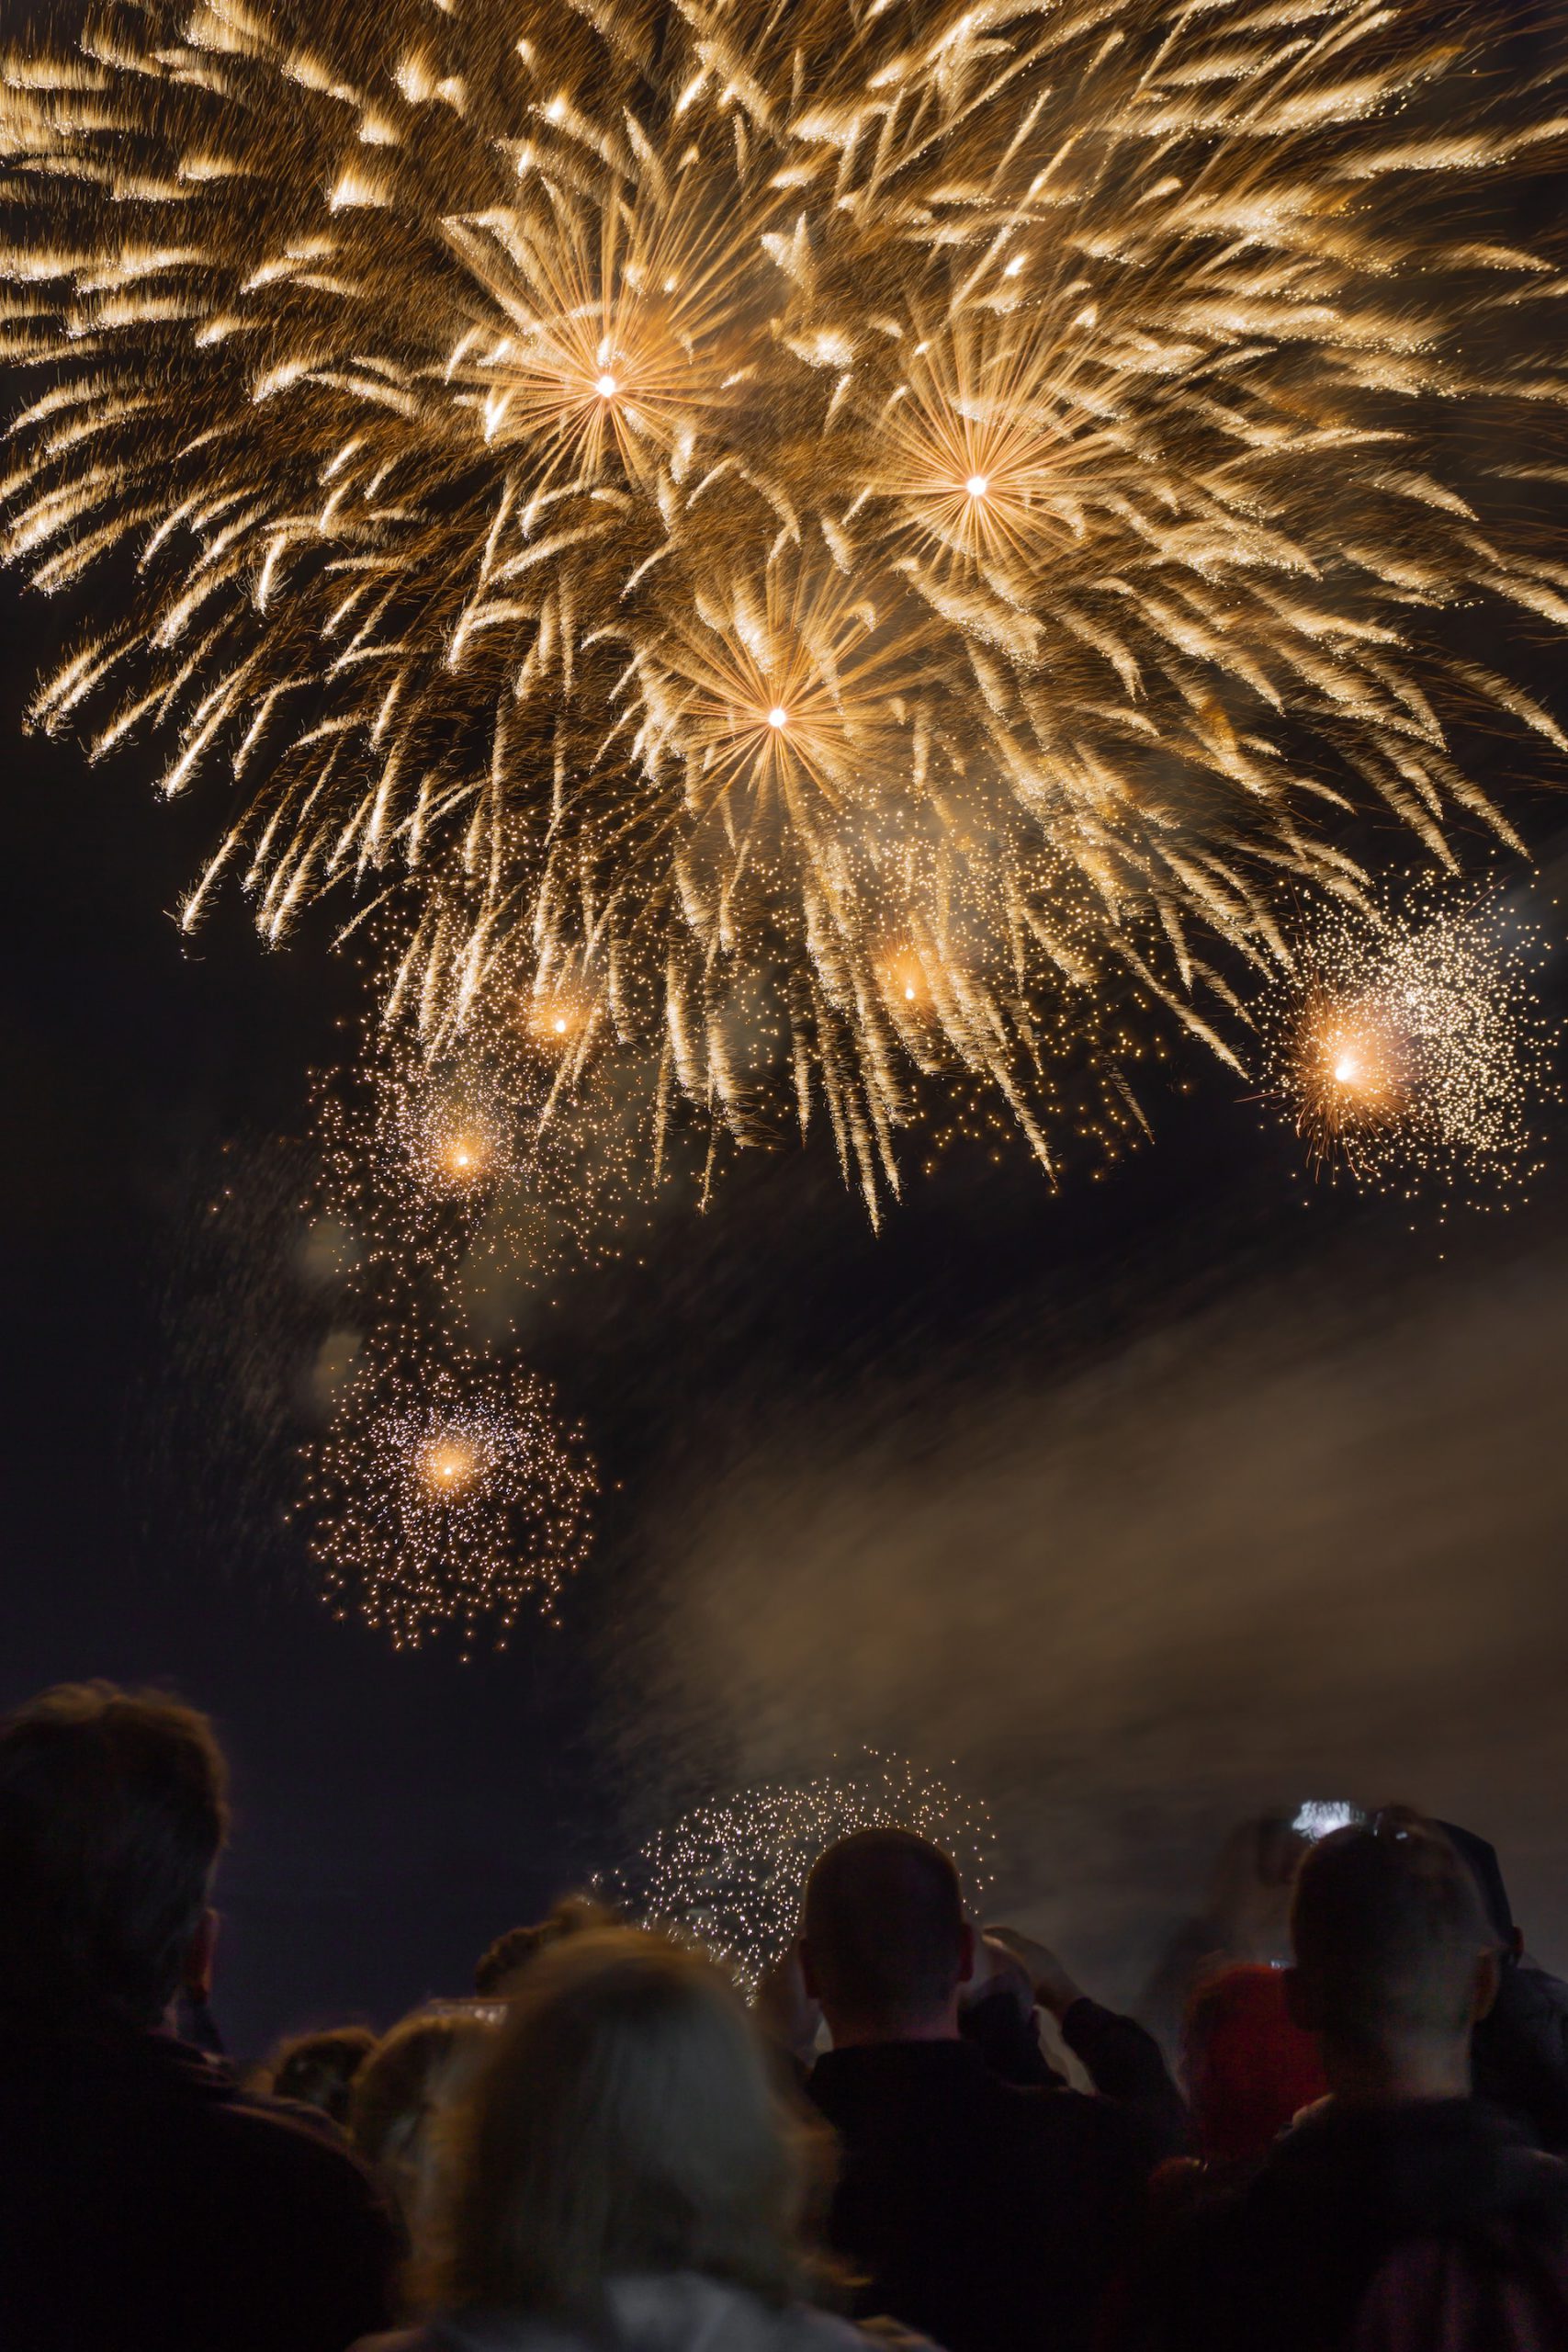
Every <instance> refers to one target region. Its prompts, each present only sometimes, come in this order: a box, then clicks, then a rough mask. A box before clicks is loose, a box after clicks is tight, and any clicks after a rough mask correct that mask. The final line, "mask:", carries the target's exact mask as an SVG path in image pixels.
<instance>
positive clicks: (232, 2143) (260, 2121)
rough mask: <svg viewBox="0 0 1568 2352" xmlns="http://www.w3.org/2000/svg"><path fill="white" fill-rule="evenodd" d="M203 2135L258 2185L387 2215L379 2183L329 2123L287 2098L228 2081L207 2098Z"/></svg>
mask: <svg viewBox="0 0 1568 2352" xmlns="http://www.w3.org/2000/svg"><path fill="white" fill-rule="evenodd" d="M207 2136H208V2137H209V2140H210V2143H211V2146H212V2148H213V2151H214V2153H215V2154H216V2152H217V2151H218V2150H219V2149H221V2150H222V2152H223V2154H224V2157H225V2158H226V2159H227V2161H228V2162H229V2163H230V2164H231V2165H233V2166H234V2168H236V2169H243V2171H245V2172H247V2173H248V2174H251V2175H253V2176H254V2177H255V2178H256V2180H257V2182H258V2185H262V2184H265V2186H266V2187H268V2188H271V2189H273V2190H274V2191H275V2192H276V2193H278V2194H288V2193H289V2192H291V2191H292V2192H294V2193H297V2194H298V2195H299V2196H301V2197H304V2198H308V2199H310V2202H311V2203H312V2204H319V2203H323V2202H325V2203H332V2204H335V2205H338V2206H340V2207H342V2208H344V2209H347V2210H352V2211H362V2212H365V2213H368V2214H374V2215H375V2216H376V2217H377V2218H378V2220H389V2217H388V2214H387V2208H386V2200H385V2199H384V2197H383V2195H382V2193H381V2191H380V2189H379V2188H378V2187H377V2186H376V2183H375V2181H374V2180H373V2179H372V2177H371V2176H370V2174H369V2173H368V2172H367V2170H366V2167H365V2166H364V2165H362V2164H361V2163H360V2161H359V2158H358V2157H357V2156H356V2155H355V2154H354V2152H353V2150H352V2149H351V2148H350V2147H349V2146H348V2144H347V2143H346V2142H345V2141H344V2139H343V2137H342V2135H341V2134H340V2133H339V2132H338V2131H337V2130H336V2129H335V2127H333V2125H331V2124H329V2123H327V2122H325V2121H324V2120H322V2119H321V2118H319V2117H317V2116H316V2115H314V2114H313V2113H312V2112H311V2110H310V2109H304V2108H300V2107H299V2106H298V2105H296V2103H295V2102H294V2101H293V2100H291V2099H275V2098H269V2097H268V2096H267V2095H266V2094H265V2092H263V2091H250V2090H242V2089H241V2088H240V2087H239V2086H238V2085H235V2084H231V2085H229V2086H225V2088H224V2089H223V2090H222V2091H221V2092H220V2093H219V2094H217V2095H216V2096H214V2097H213V2098H211V2100H210V2102H209V2132H208V2135H207Z"/></svg>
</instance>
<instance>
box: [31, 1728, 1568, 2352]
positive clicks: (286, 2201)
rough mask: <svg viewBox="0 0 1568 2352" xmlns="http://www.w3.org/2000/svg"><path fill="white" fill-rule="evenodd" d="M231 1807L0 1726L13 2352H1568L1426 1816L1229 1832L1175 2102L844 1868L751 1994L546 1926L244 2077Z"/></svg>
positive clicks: (586, 1911)
mask: <svg viewBox="0 0 1568 2352" xmlns="http://www.w3.org/2000/svg"><path fill="white" fill-rule="evenodd" d="M225 1780H226V1775H225V1769H224V1762H223V1758H222V1754H221V1751H220V1747H219V1745H218V1743H217V1741H216V1739H215V1737H214V1736H213V1733H212V1729H211V1726H210V1725H209V1724H208V1722H207V1721H206V1720H205V1718H204V1717H202V1716H201V1715H200V1714H198V1713H196V1712H195V1711H194V1710H192V1709H190V1708H188V1707H186V1706H184V1705H182V1704H180V1703H179V1702H176V1701H175V1700H173V1699H170V1698H167V1697H164V1696H162V1695H159V1694H154V1693H145V1692H142V1693H133V1692H127V1691H120V1690H118V1689H115V1688H113V1687H112V1686H110V1685H108V1684H104V1683H95V1684H90V1685H87V1684H85V1685H77V1686H70V1687H64V1688H61V1689H57V1690H54V1691H47V1692H44V1693H43V1694H42V1695H41V1696H39V1698H37V1699H35V1700H33V1701H32V1702H29V1703H28V1704H27V1705H25V1706H23V1707H20V1708H18V1709H17V1711H16V1712H15V1713H12V1714H11V1715H10V1716H9V1717H7V1718H6V1719H5V1721H4V1722H3V1723H0V2345H3V2346H5V2347H6V2352H143V2348H144V2347H145V2352H154V2347H156V2352H349V2347H351V2346H358V2347H360V2352H833V2347H834V2346H838V2347H839V2352H854V2347H855V2346H857V2344H858V2345H859V2346H861V2347H862V2352H868V2347H869V2346H871V2345H874V2344H877V2343H880V2344H882V2345H885V2346H886V2345H887V2344H889V2343H898V2342H902V2343H905V2344H914V2345H920V2344H924V2345H928V2346H930V2345H934V2346H938V2347H945V2352H1568V2163H1565V2161H1564V2156H1565V2153H1568V1987H1565V1986H1564V1985H1562V1984H1560V1983H1559V1982H1558V1981H1557V1980H1556V1979H1555V1978H1553V1977H1551V1976H1550V1975H1549V1974H1547V1973H1545V1972H1544V1971H1543V1970H1541V1969H1540V1968H1539V1967H1536V1966H1535V1965H1533V1964H1532V1963H1531V1962H1530V1961H1529V1958H1528V1957H1527V1955H1526V1951H1525V1946H1524V1939H1523V1937H1522V1935H1521V1933H1520V1931H1519V1929H1518V1928H1517V1926H1516V1924H1515V1921H1514V1918H1513V1914H1512V1910H1511V1907H1510V1905H1509V1902H1508V1897H1507V1893H1506V1886H1505V1883H1504V1878H1503V1874H1502V1871H1501V1869H1500V1867H1499V1864H1498V1860H1497V1856H1496V1854H1495V1850H1494V1849H1493V1848H1492V1847H1491V1846H1490V1845H1489V1844H1488V1843H1486V1842H1485V1841H1484V1840H1483V1839H1482V1838H1478V1837H1476V1836H1475V1835H1474V1834H1473V1833H1472V1832H1469V1831H1467V1830H1464V1829H1461V1828H1460V1827H1458V1826H1455V1825H1453V1824H1444V1823H1440V1822H1437V1821H1434V1820H1431V1819H1428V1818H1427V1817H1425V1816H1424V1815H1421V1814H1419V1813H1417V1812H1415V1811H1413V1810H1410V1809H1408V1808H1405V1807H1389V1808H1387V1809H1385V1810H1384V1811H1383V1812H1382V1813H1380V1814H1377V1815H1373V1816H1371V1817H1370V1818H1359V1817H1358V1818H1355V1819H1351V1820H1348V1821H1346V1822H1345V1823H1344V1824H1343V1825H1342V1826H1332V1827H1329V1826H1323V1827H1322V1828H1321V1833H1320V1834H1311V1833H1310V1832H1309V1829H1308V1828H1304V1827H1302V1826H1292V1824H1291V1823H1290V1822H1289V1821H1288V1820H1285V1819H1282V1818H1274V1817H1270V1818H1269V1819H1267V1820H1265V1821H1261V1822H1258V1823H1254V1824H1251V1825H1248V1826H1247V1828H1246V1829H1245V1830H1244V1831H1241V1832H1238V1835H1237V1838H1236V1840H1234V1841H1233V1849H1231V1850H1230V1851H1229V1853H1228V1857H1227V1861H1226V1864H1225V1869H1224V1872H1223V1873H1222V1877H1223V1878H1224V1882H1225V1884H1226V1885H1227V1886H1228V1887H1229V1890H1230V1891H1229V1894H1225V1895H1224V1899H1220V1898H1219V1897H1216V1898H1215V1899H1213V1900H1212V1901H1211V1903H1210V1906H1209V1909H1208V1911H1207V1912H1206V1913H1204V1914H1203V1915H1202V1916H1201V1918H1200V1919H1198V1920H1197V1921H1195V1922H1194V1924H1193V1928H1191V1930H1190V1931H1189V1932H1188V1933H1187V1934H1186V1935H1185V1937H1184V1938H1182V1939H1178V1941H1177V1943H1176V1944H1175V1945H1173V1947H1172V1950H1171V1951H1170V1953H1168V1956H1167V1960H1166V1962H1165V1963H1164V1965H1163V1966H1162V1968H1161V1970H1160V1971H1159V1972H1158V1973H1157V1974H1156V1980H1155V1982H1154V1984H1153V1985H1151V1988H1150V1995H1149V2014H1150V2017H1151V2018H1152V2019H1154V2021H1155V2022H1156V2023H1158V2022H1159V2020H1160V2017H1161V2015H1162V2013H1164V2014H1168V2015H1169V2016H1170V2017H1171V2018H1172V2019H1175V2018H1179V2058H1178V2060H1177V2062H1176V2065H1175V2068H1174V2071H1173V2068H1172V2066H1171V2065H1170V2064H1168V2061H1167V2056H1166V2054H1165V2050H1164V2048H1163V2047H1162V2043H1161V2041H1160V2040H1159V2039H1156V2034H1155V2033H1154V2032H1152V2031H1151V2030H1148V2027H1147V2026H1146V2025H1145V2024H1144V2023H1140V2022H1139V2021H1137V2020H1135V2019H1134V2018H1130V2017H1125V2016H1122V2015H1119V2014H1118V2013H1117V2012H1115V2011H1114V2010H1112V2009H1111V2008H1108V2007H1104V2006H1102V2005H1101V2004H1100V2002H1098V2001H1097V2000H1095V1999H1094V1997H1093V1996H1092V1994H1091V1993H1089V1992H1088V1991H1086V1990H1085V1988H1084V1987H1083V1986H1082V1985H1079V1984H1078V1983H1077V1982H1076V1981H1075V1980H1074V1978H1073V1976H1072V1974H1071V1973H1069V1971H1068V1970H1067V1969H1066V1967H1065V1966H1064V1964H1063V1962H1062V1961H1061V1960H1059V1959H1058V1958H1057V1956H1056V1955H1055V1953H1053V1952H1051V1951H1047V1950H1045V1949H1044V1947H1043V1946H1042V1945H1040V1944H1039V1943H1037V1942H1034V1941H1032V1939H1030V1938H1029V1937H1027V1936H1025V1935H1023V1934H1021V1933H1020V1932H1018V1931H1017V1930H1016V1929H1015V1928H1010V1927H1007V1926H1000V1925H998V1926H993V1927H987V1928H984V1929H982V1928H979V1927H978V1926H977V1925H976V1923H975V1922H973V1921H972V1920H971V1919H969V1918H968V1917H966V1916H965V1913H964V1905H963V1901H962V1898H961V1892H960V1887H959V1882H958V1878H957V1875H956V1873H955V1871H954V1869H953V1864H952V1862H951V1861H950V1860H948V1858H947V1857H946V1856H945V1855H943V1854H942V1853H941V1852H939V1851H938V1850H937V1849H936V1848H935V1847H934V1846H932V1845H931V1844H929V1843H927V1842H926V1841H925V1840H923V1839H921V1838H918V1837H916V1836H914V1835H913V1834H911V1833H909V1832H908V1831H904V1830H898V1829H868V1830H862V1831H859V1832H857V1833H855V1834H854V1835H853V1836H852V1837H848V1838H843V1839H841V1840H840V1842H839V1843H838V1844H836V1845H834V1846H832V1847H830V1848H829V1849H828V1851H827V1852H825V1853H824V1854H822V1855H821V1856H820V1858H819V1859H818V1861H817V1863H816V1865H815V1867H814V1868H813V1870H812V1871H811V1874H810V1877H809V1879H808V1882H807V1888H806V1894H805V1899H804V1904H803V1906H802V1916H801V1920H800V1932H799V1938H798V1940H797V1942H796V1943H795V1946H794V1947H793V1948H792V1950H791V1951H789V1952H788V1953H787V1954H786V1956H785V1957H784V1960H783V1961H781V1962H780V1963H779V1964H778V1965H777V1966H776V1967H775V1968H774V1969H773V1971H772V1972H771V1973H770V1974H769V1975H768V1976H767V1977H766V1978H765V1979H764V1980H763V1982H762V1984H761V1986H760V1987H759V1988H758V1990H757V1992H756V1995H755V1996H754V1998H753V1999H752V2000H751V2001H750V2003H748V2002H747V2001H746V2000H744V1999H743V1998H742V1996H741V1994H740V1992H739V1990H738V1988H737V1986H736V1985H735V1984H734V1982H733V1981H732V1980H731V1978H730V1977H729V1976H728V1973H726V1972H725V1971H724V1970H723V1969H722V1968H721V1967H719V1966H718V1965H717V1964H716V1963H715V1962H713V1961H712V1960H710V1959H709V1958H707V1957H705V1956H704V1955H703V1954H701V1953H700V1952H698V1951H695V1950H694V1949H689V1948H686V1947H685V1946H683V1945H682V1944H680V1943H678V1942H676V1941H673V1940H671V1939H669V1938H667V1937H665V1936H662V1935H659V1934H654V1933H651V1932H649V1931H647V1930H645V1929H642V1928H635V1927H631V1926H628V1925H626V1924H625V1923H624V1922H622V1921H620V1920H618V1919H616V1918H615V1917H614V1916H613V1915H612V1914H611V1913H609V1912H608V1911H606V1910H605V1909H604V1907H603V1906H602V1905H599V1904H597V1903H595V1902H593V1901H592V1900H590V1899H588V1898H575V1899H573V1900H570V1901H569V1902H567V1903H564V1904H562V1905H560V1906H559V1907H558V1909H557V1911H556V1912H554V1913H553V1914H552V1915H551V1917H549V1918H548V1919H547V1920H545V1921H543V1922H541V1923H538V1924H537V1925H532V1926H527V1927H522V1928H512V1929H510V1930H508V1931H507V1932H505V1933H504V1934H502V1935H501V1936H500V1937H498V1939H497V1940H496V1942H495V1943H494V1944H493V1945H492V1946H491V1949H490V1950H489V1951H487V1952H485V1953H484V1955H483V1956H482V1958H481V1959H480V1960H479V1964H478V1967H477V1969H476V1972H475V1990H474V1993H473V1995H472V1996H465V1997H460V1998H453V1999H450V2000H446V2001H441V2002H437V2003H433V2004H430V2005H428V2006H426V2007H422V2008H420V2009H418V2010H416V2011H415V2012H414V2013H413V2014H412V2015H411V2016H409V2017H407V2018H403V2019H401V2020H400V2022H399V2023H398V2024H396V2025H394V2026H393V2027H392V2029H391V2030H390V2031H389V2032H388V2033H387V2034H385V2035H384V2036H381V2037H380V2038H378V2037H376V2036H375V2035H373V2034H372V2033H371V2032H370V2031H369V2030H367V2029H366V2028H364V2027H362V2026H357V2025H345V2026H344V2027H342V2028H339V2029H336V2030H331V2031H321V2032H313V2033H309V2034H305V2035H301V2036H299V2037H298V2038H296V2039H295V2040H293V2041H288V2042H286V2043H285V2044H283V2045H282V2046H281V2047H280V2048H279V2049H278V2050H277V2051H276V2052H274V2054H273V2056H272V2058H271V2059H270V2060H269V2061H268V2063H267V2064H266V2065H265V2066H264V2067H263V2068H261V2069H259V2070H258V2072H257V2073H256V2074H255V2075H254V2076H253V2077H251V2078H250V2079H248V2080H241V2079H240V2078H239V2076H238V2075H236V2074H235V2073H234V2071H233V2070H232V2069H231V2067H230V2066H229V2064H227V2063H226V2061H225V2060H224V2059H223V2058H222V2057H221V2055H220V2053H219V2052H217V2050H216V2049H215V2047H214V2046H213V2045H214V2041H215V2036H214V2035H213V2033H212V2031H211V2028H210V2014H209V1996H210V1992H211V1979H212V1972H213V1960H214V1915H213V1912H212V1910H211V1908H210V1903H211V1895H212V1888H213V1879H214V1873H215V1871H216V1869H217V1866H218V1863H219V1860H220V1853H221V1850H222V1848H223V1846H224V1843H225V1840H226V1838H227V1834H228V1815H227V1804H226V1797H225ZM1246 1856H1250V1860H1249V1861H1247V1863H1246V1866H1245V1867H1242V1866H1240V1865H1239V1864H1238V1860H1237V1858H1238V1857H1246ZM1238 1889H1239V1890H1240V1892H1239V1894H1238V1893H1237V1890H1238ZM1273 1945H1278V1946H1279V1947H1280V1949H1279V1950H1278V1951H1275V1950H1273V1949H1271V1946H1273Z"/></svg>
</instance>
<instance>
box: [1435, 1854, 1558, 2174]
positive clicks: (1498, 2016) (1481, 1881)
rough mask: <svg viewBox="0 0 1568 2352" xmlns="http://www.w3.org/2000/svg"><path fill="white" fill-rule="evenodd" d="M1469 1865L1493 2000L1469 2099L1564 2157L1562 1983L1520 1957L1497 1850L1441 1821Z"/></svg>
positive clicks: (1478, 2043) (1475, 2041)
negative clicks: (1489, 1947)
mask: <svg viewBox="0 0 1568 2352" xmlns="http://www.w3.org/2000/svg"><path fill="white" fill-rule="evenodd" d="M1438 1826H1439V1828H1441V1829H1443V1830H1444V1831H1445V1832H1446V1833H1447V1835H1448V1837H1449V1838H1450V1840H1451V1841H1452V1843H1453V1845H1454V1846H1455V1847H1456V1848H1457V1849H1458V1851H1459V1855H1460V1858H1461V1860H1462V1861H1464V1862H1466V1863H1467V1864H1468V1865H1469V1868H1470V1871H1471V1875H1472V1878H1473V1879H1474V1880H1475V1883H1476V1885H1477V1886H1478V1887H1479V1888H1480V1890H1481V1899H1482V1902H1483V1905H1485V1909H1486V1916H1487V1917H1488V1919H1489V1920H1490V1921H1491V1923H1492V1928H1493V1932H1494V1933H1495V1937H1496V1939H1497V1953H1498V1959H1499V1961H1500V1963H1501V1972H1500V1974H1499V1976H1498V1981H1497V1998H1496V2000H1495V2002H1494V2003H1493V2005H1492V2007H1491V2009H1490V2010H1489V2011H1488V2013H1487V2015H1486V2016H1485V2017H1483V2018H1482V2019H1481V2021H1480V2023H1479V2024H1478V2025H1477V2027H1476V2029H1475V2033H1474V2036H1473V2038H1472V2042H1471V2068H1472V2074H1473V2075H1474V2081H1475V2096H1476V2098H1483V2099H1486V2100H1487V2101H1488V2102H1489V2103H1490V2104H1491V2105H1492V2106H1494V2107H1495V2108H1497V2109H1500V2110H1501V2111H1502V2113H1504V2114H1505V2115H1511V2116H1513V2117H1514V2119H1515V2120H1516V2121H1517V2122H1518V2123H1520V2124H1522V2125H1523V2126H1524V2128H1525V2130H1526V2131H1528V2132H1529V2136H1530V2137H1531V2139H1533V2140H1535V2141H1537V2142H1539V2143H1540V2146H1541V2147H1543V2148H1546V2149H1548V2150H1550V2152H1551V2154H1552V2155H1554V2156H1562V2155H1568V1985H1564V1984H1563V1982H1562V1978H1561V1977H1559V1976H1552V1975H1550V1974H1549V1973H1548V1972H1547V1971H1546V1970H1545V1969H1544V1968H1538V1967H1537V1966H1536V1964H1535V1962H1533V1961H1531V1960H1529V1958H1527V1956H1526V1952H1525V1939H1524V1933H1523V1930H1522V1929H1521V1928H1517V1927H1516V1925H1515V1924H1514V1909H1513V1905H1512V1904H1511V1903H1510V1902H1509V1900H1508V1890H1507V1888H1506V1885H1505V1884H1504V1881H1503V1871H1502V1866H1501V1864H1500V1863H1499V1861H1498V1860H1497V1852H1496V1849H1495V1847H1494V1846H1491V1845H1489V1844H1488V1842H1487V1840H1486V1839H1485V1838H1478V1837H1477V1836H1476V1835H1475V1832H1474V1831H1473V1830H1472V1829H1458V1828H1456V1827H1455V1826H1453V1824H1452V1823H1451V1822H1447V1821H1445V1822H1440V1823H1439V1824H1438Z"/></svg>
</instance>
